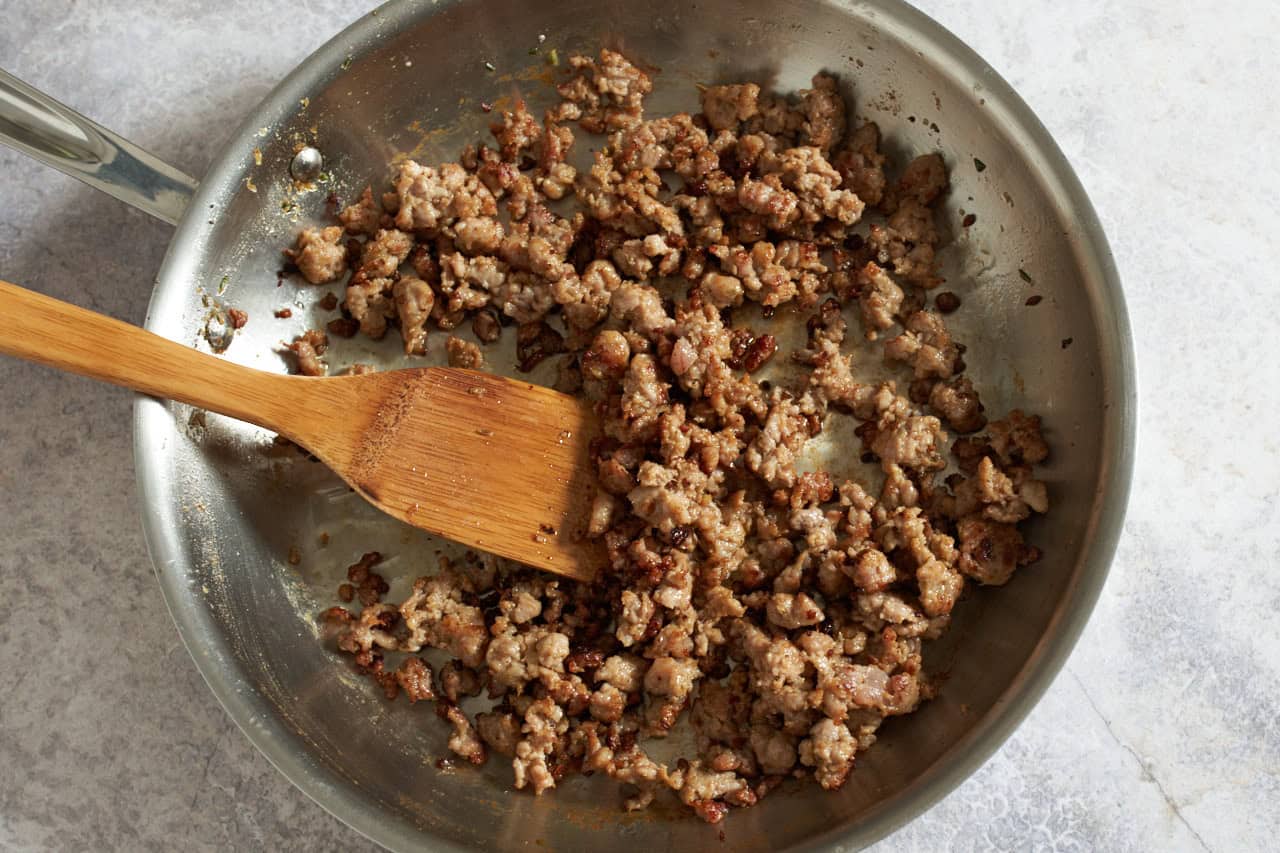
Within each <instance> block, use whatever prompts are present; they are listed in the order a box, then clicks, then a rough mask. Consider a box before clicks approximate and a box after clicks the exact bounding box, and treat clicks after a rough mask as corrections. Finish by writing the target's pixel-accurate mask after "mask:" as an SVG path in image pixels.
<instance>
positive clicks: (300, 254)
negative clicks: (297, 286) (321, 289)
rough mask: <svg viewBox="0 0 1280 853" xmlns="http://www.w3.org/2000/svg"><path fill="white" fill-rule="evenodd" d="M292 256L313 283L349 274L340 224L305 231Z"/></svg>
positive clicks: (300, 269)
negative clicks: (345, 273) (347, 272)
mask: <svg viewBox="0 0 1280 853" xmlns="http://www.w3.org/2000/svg"><path fill="white" fill-rule="evenodd" d="M289 255H290V257H291V258H292V259H293V262H294V263H295V264H297V265H298V270H299V271H300V272H301V273H302V275H303V277H304V278H305V279H306V280H307V281H309V282H310V283H312V284H324V283H325V282H329V281H333V280H334V279H337V278H341V277H342V274H343V273H344V272H346V271H347V248H346V246H344V245H343V244H342V229H341V228H339V227H338V226H336V225H331V226H329V227H328V228H306V229H304V230H303V231H302V233H301V234H299V235H298V246H297V248H296V249H294V250H293V251H291V252H290V253H289Z"/></svg>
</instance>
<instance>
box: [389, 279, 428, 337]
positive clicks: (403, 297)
mask: <svg viewBox="0 0 1280 853" xmlns="http://www.w3.org/2000/svg"><path fill="white" fill-rule="evenodd" d="M391 292H392V294H393V296H394V298H395V305H396V314H397V315H398V316H399V318H400V334H401V335H402V336H403V337H404V353H405V355H422V354H423V353H425V352H426V351H427V320H428V319H430V317H431V309H432V308H433V307H434V306H435V302H436V297H435V293H434V292H433V291H432V290H431V286H430V285H429V284H427V283H426V282H425V281H423V280H422V279H420V278H413V277H412V276H406V277H404V278H402V279H400V280H399V281H397V282H396V283H395V285H394V286H393V287H392V288H391Z"/></svg>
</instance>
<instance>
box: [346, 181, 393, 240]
mask: <svg viewBox="0 0 1280 853" xmlns="http://www.w3.org/2000/svg"><path fill="white" fill-rule="evenodd" d="M382 216H383V213H382V206H381V205H380V204H378V203H377V202H376V201H374V200H373V187H365V188H364V192H362V193H361V194H360V200H359V201H357V202H356V203H355V204H352V205H348V206H347V207H344V208H343V209H342V212H341V213H339V214H338V219H339V220H341V222H342V224H343V227H345V228H346V229H347V233H348V234H363V235H365V236H367V237H371V236H373V235H374V234H375V233H376V232H377V230H378V228H379V227H381V223H382Z"/></svg>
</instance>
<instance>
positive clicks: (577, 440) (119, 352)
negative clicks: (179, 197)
mask: <svg viewBox="0 0 1280 853" xmlns="http://www.w3.org/2000/svg"><path fill="white" fill-rule="evenodd" d="M0 353H6V354H8V355H13V356H17V357H18V358H24V359H28V360H30V361H36V362H40V363H41V364H47V365H49V366H51V367H56V368H58V369H60V370H68V371H71V372H72V373H79V374H81V375H83V376H88V377H91V378H93V379H101V380H102V381H104V382H111V383H113V384H115V385H123V386H124V387H126V388H132V389H134V390H135V391H141V392H142V393H144V394H150V395H152V396H155V397H165V398H168V399H171V400H178V401H180V402H183V403H189V404H191V405H193V406H199V407H200V408H204V409H208V410H210V411H213V412H219V413H221V414H224V415H229V416H231V417H233V418H237V419H239V420H242V421H248V422H249V423H253V424H257V425H259V426H262V427H265V428H267V429H269V430H272V431H274V432H278V433H280V434H281V435H283V436H285V437H287V438H289V439H291V440H292V441H294V442H296V443H298V444H300V445H302V446H303V447H305V448H306V449H307V450H309V451H311V452H312V453H314V454H315V455H316V456H317V457H318V458H319V459H320V460H321V461H322V462H324V463H325V464H326V465H328V466H329V467H330V468H332V469H333V470H334V471H336V472H337V473H338V475H339V476H341V477H342V479H344V480H346V481H347V483H348V484H350V485H351V486H352V487H353V488H354V489H355V490H356V491H357V492H359V493H360V494H361V495H363V496H364V497H365V498H367V499H368V500H369V501H370V502H371V503H373V504H374V506H376V507H378V508H379V509H381V510H383V511H384V512H386V513H388V514H390V515H393V516H395V517H396V518H398V519H400V520H402V521H405V522H408V523H409V524H412V525H414V526H415V527H421V528H423V529H424V530H428V531H430V532H432V533H436V534H439V535H441V536H444V537H446V538H448V539H453V540H455V541H457V542H461V543H463V544H465V545H468V546H474V547H475V548H478V549H480V550H484V551H489V552H492V553H494V554H498V555H500V556H503V557H509V558H511V559H513V560H519V561H520V562H522V563H526V564H528V565H530V566H533V567H535V568H538V569H544V570H546V571H549V572H554V573H556V574H560V575H566V576H568V577H572V578H576V579H579V580H589V579H591V578H592V577H594V576H595V574H596V571H597V570H598V569H599V568H600V566H601V565H602V564H603V563H604V555H603V552H602V549H601V548H600V546H599V545H598V544H597V543H594V542H590V541H586V540H585V539H584V538H583V533H584V531H585V529H586V521H587V514H588V512H589V509H590V506H591V502H592V499H593V498H594V490H595V484H594V477H593V476H592V474H591V466H590V464H589V458H588V444H589V443H590V441H591V439H592V438H593V437H594V436H595V435H596V434H597V426H596V423H595V418H594V416H593V415H592V413H591V410H590V408H589V407H588V406H587V404H586V403H584V402H582V401H579V400H576V399H574V398H572V397H569V396H566V395H564V394H559V393H557V392H555V391H552V390H550V389H547V388H541V387H538V386H536V385H530V384H529V383H527V382H517V381H514V380H511V379H505V378H503V377H500V376H493V375H490V374H487V373H478V372H476V371H471V370H458V369H454V368H445V367H426V368H414V369H407V370H394V371H388V372H385V373H371V374H366V375H364V376H335V377H326V378H314V377H303V376H284V375H280V374H276V373H266V372H264V371H261V370H253V369H252V368H248V367H241V366H239V365H236V364H232V363H231V362H229V361H225V360H223V359H220V358H216V357H214V356H211V355H206V354H204V353H201V352H198V351H196V350H194V349H191V348H190V347H186V346H183V345H181V344H178V343H174V342H173V341H169V340H166V339H165V338H162V337H159V336H158V335H154V334H152V333H151V332H148V331H145V330H143V329H139V328H137V327H135V326H130V325H129V324H127V323H122V322H120V321H119V320H113V319H111V318H110V317H104V316H102V315H101V314H95V313H94V312H92V311H86V310H85V309H83V308H77V307H76V306H74V305H69V304H67V303H65V302H60V301H59V300H57V299H52V298H50V297H48V296H42V295H40V294H38V293H33V292H32V291H30V290H26V289H24V288H21V287H18V286H16V285H13V284H9V283H7V282H4V281H0Z"/></svg>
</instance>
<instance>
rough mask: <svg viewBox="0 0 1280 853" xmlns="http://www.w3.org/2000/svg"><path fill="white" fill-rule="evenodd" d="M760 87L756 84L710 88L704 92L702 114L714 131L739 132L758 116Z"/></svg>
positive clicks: (737, 84)
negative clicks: (739, 128)
mask: <svg viewBox="0 0 1280 853" xmlns="http://www.w3.org/2000/svg"><path fill="white" fill-rule="evenodd" d="M759 97H760V87H759V86H757V85H756V84H755V83H736V84H732V85H728V86H708V87H707V88H705V89H703V90H702V113H703V115H705V116H706V117H707V124H709V125H711V129H712V130H737V129H738V126H739V125H740V124H742V122H744V121H746V120H747V119H749V118H751V117H752V116H753V115H755V114H756V111H757V106H756V99H757V98H759Z"/></svg>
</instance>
